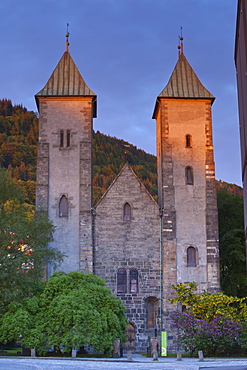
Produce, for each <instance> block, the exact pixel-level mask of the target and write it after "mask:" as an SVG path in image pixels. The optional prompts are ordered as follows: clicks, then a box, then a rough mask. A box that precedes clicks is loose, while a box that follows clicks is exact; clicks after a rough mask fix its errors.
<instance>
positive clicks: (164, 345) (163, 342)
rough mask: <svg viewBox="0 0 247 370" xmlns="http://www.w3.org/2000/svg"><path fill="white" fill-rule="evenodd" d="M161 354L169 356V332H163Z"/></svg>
mask: <svg viewBox="0 0 247 370" xmlns="http://www.w3.org/2000/svg"><path fill="white" fill-rule="evenodd" d="M161 356H167V333H166V331H162V332H161Z"/></svg>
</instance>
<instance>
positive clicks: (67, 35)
mask: <svg viewBox="0 0 247 370" xmlns="http://www.w3.org/2000/svg"><path fill="white" fill-rule="evenodd" d="M65 36H66V51H69V23H67V33H66V35H65Z"/></svg>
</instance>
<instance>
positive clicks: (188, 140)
mask: <svg viewBox="0 0 247 370" xmlns="http://www.w3.org/2000/svg"><path fill="white" fill-rule="evenodd" d="M185 146H186V148H191V147H192V139H191V135H185Z"/></svg>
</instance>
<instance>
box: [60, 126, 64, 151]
mask: <svg viewBox="0 0 247 370" xmlns="http://www.w3.org/2000/svg"><path fill="white" fill-rule="evenodd" d="M63 146H64V131H63V130H60V148H63Z"/></svg>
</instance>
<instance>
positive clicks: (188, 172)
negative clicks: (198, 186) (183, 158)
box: [185, 166, 194, 185]
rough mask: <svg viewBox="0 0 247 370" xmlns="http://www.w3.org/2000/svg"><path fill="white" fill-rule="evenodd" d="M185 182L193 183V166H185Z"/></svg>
mask: <svg viewBox="0 0 247 370" xmlns="http://www.w3.org/2000/svg"><path fill="white" fill-rule="evenodd" d="M185 183H186V184H188V185H193V183H194V179H193V168H192V167H190V166H187V167H186V168H185Z"/></svg>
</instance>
